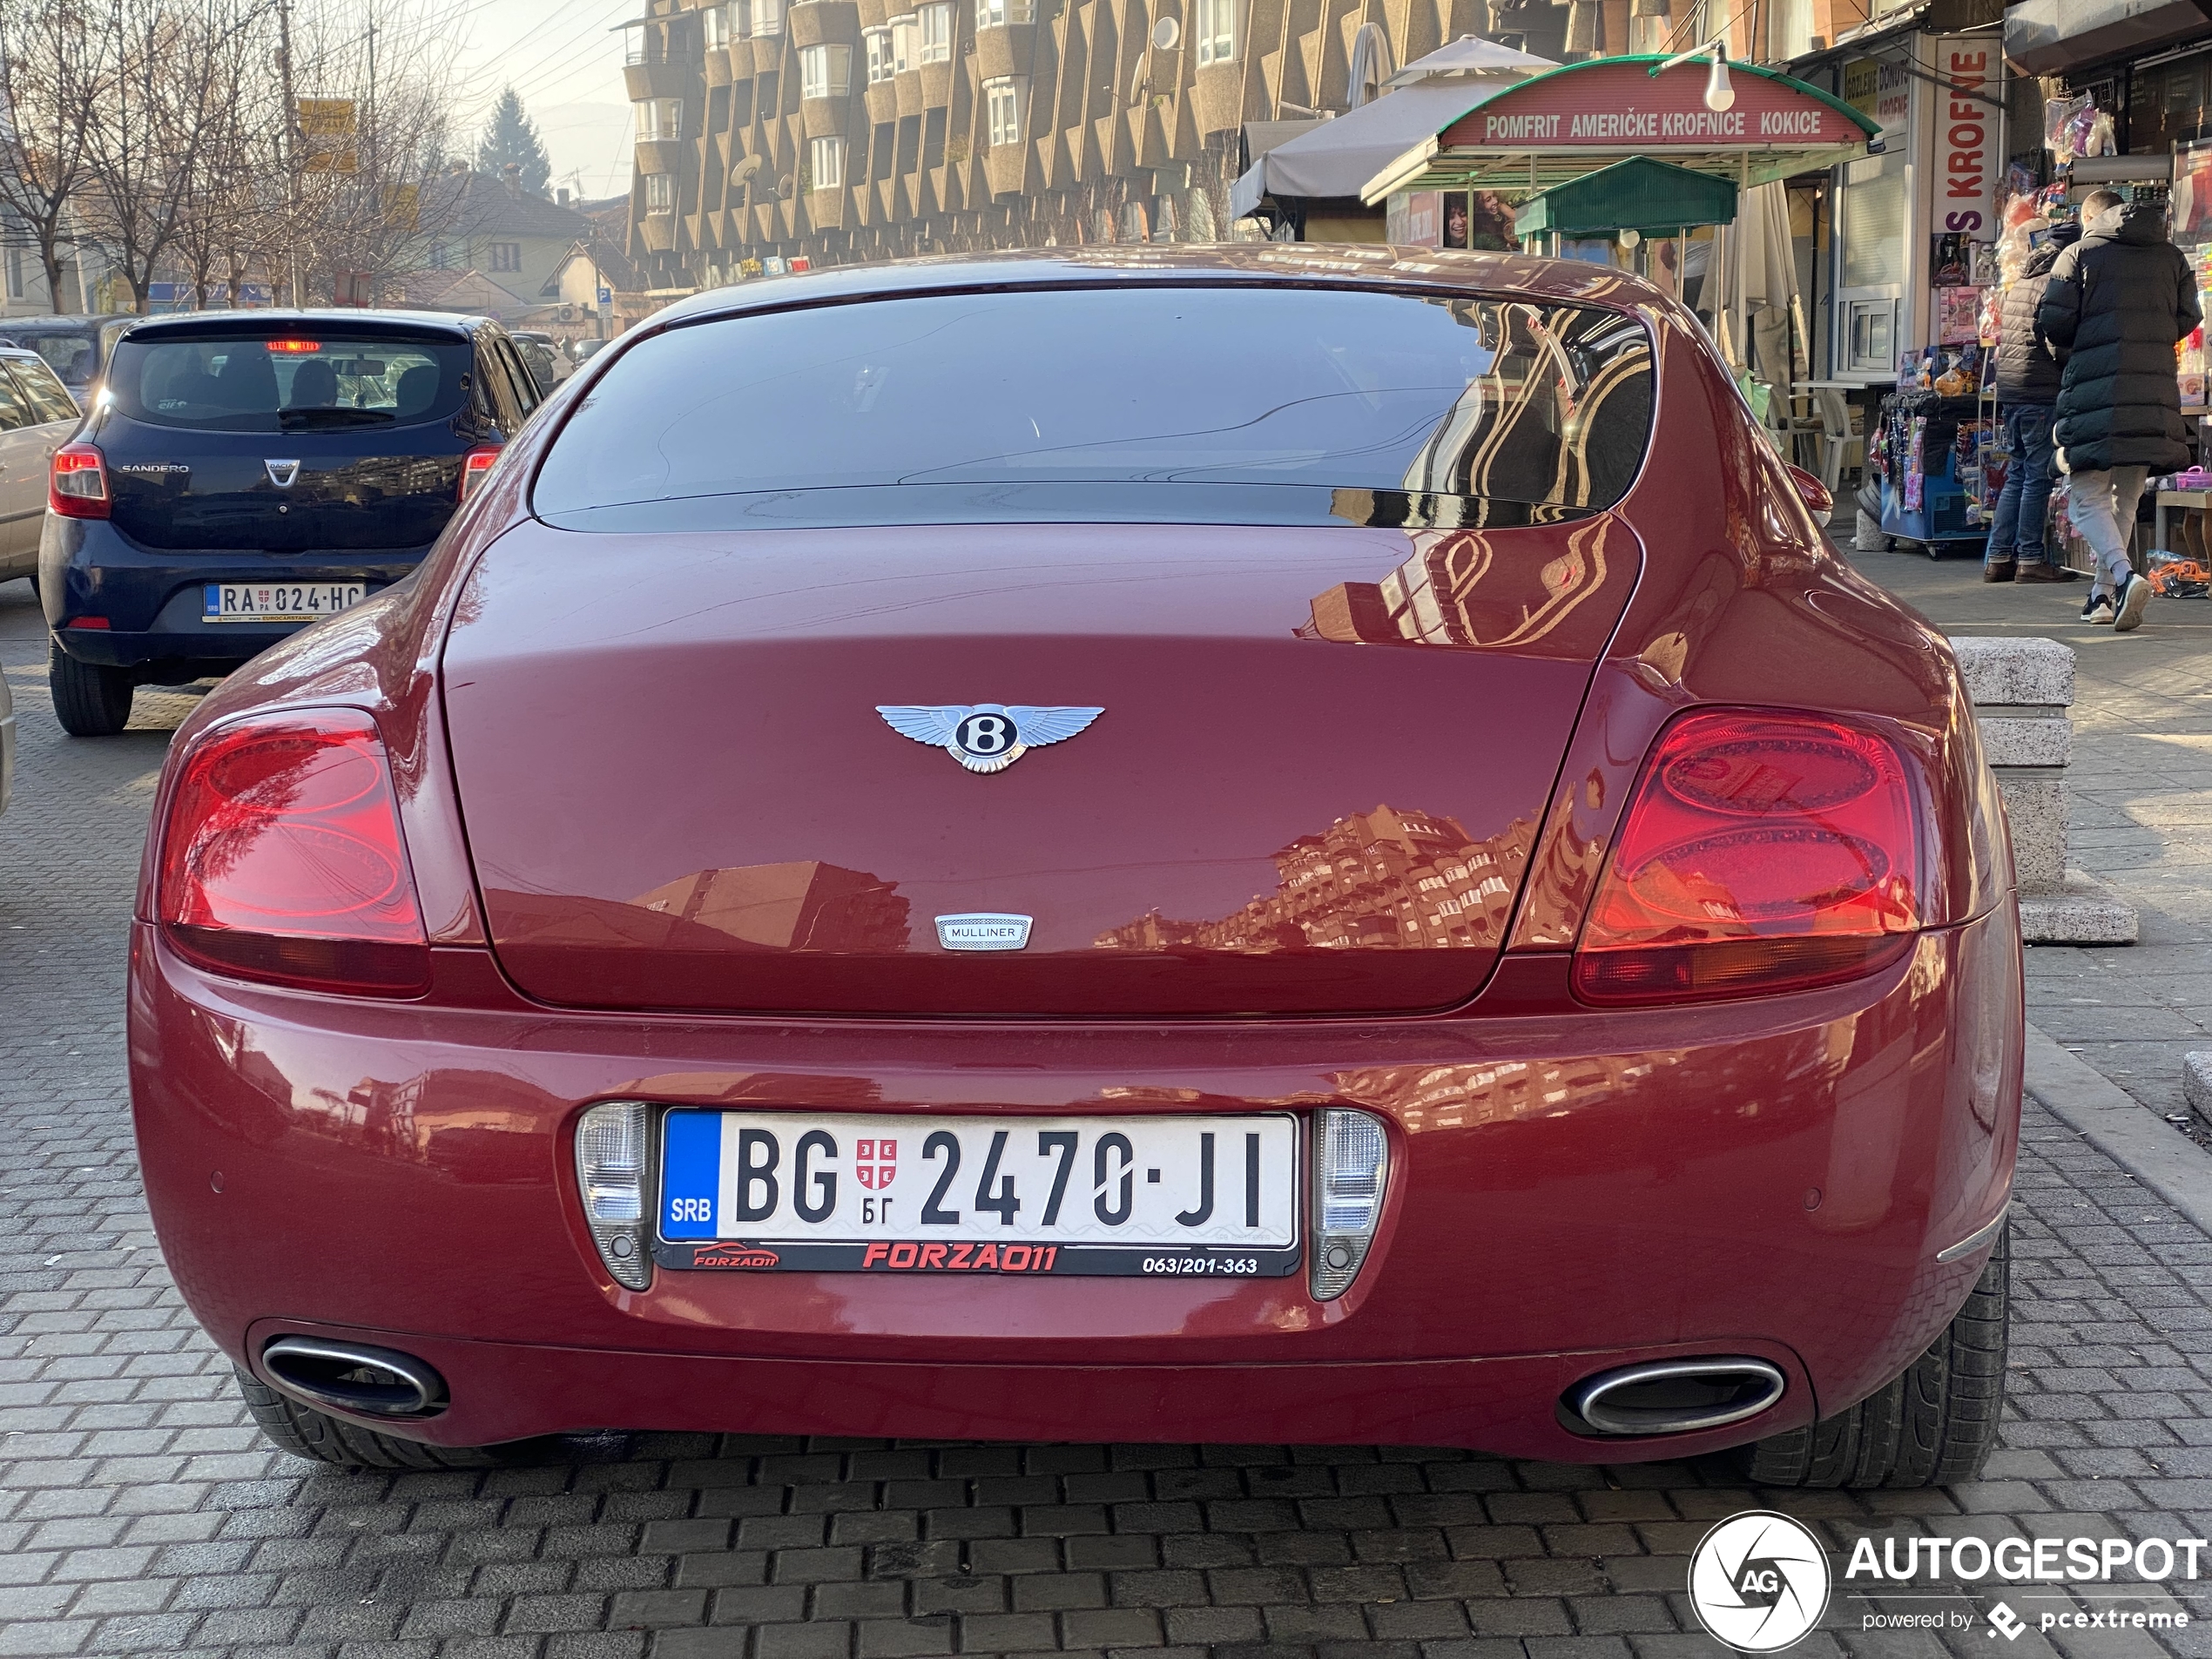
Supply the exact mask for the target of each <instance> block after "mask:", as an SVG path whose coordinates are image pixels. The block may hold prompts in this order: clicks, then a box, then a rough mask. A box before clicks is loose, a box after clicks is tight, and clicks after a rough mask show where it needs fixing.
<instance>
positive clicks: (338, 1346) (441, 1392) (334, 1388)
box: [261, 1337, 447, 1417]
mask: <svg viewBox="0 0 2212 1659" xmlns="http://www.w3.org/2000/svg"><path fill="white" fill-rule="evenodd" d="M261 1369H262V1371H263V1372H266V1374H267V1376H268V1379H269V1380H270V1381H271V1382H273V1383H274V1384H275V1385H276V1386H278V1387H280V1388H281V1389H283V1390H284V1391H285V1392H286V1393H288V1394H297V1395H298V1396H299V1397H300V1399H304V1400H306V1401H307V1403H308V1404H310V1405H313V1406H327V1407H328V1408H330V1409H331V1410H333V1411H341V1412H349V1413H352V1414H353V1415H354V1416H356V1417H435V1416H436V1415H437V1414H438V1413H440V1412H442V1411H443V1410H445V1408H446V1401H447V1395H446V1379H444V1378H442V1377H441V1376H440V1375H438V1373H437V1372H436V1371H435V1370H434V1369H433V1368H432V1367H431V1366H428V1365H427V1364H425V1363H424V1362H423V1361H421V1360H420V1359H416V1358H415V1356H414V1355H413V1354H408V1353H401V1352H399V1351H398V1350H396V1349H394V1348H372V1347H370V1346H369V1345H368V1344H367V1343H361V1342H325V1341H323V1340H321V1339H320V1338H316V1337H279V1338H278V1339H276V1340H275V1341H273V1342H272V1343H270V1344H269V1345H268V1346H267V1347H266V1348H264V1349H262V1350H261Z"/></svg>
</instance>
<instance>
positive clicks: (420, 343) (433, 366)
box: [107, 329, 473, 432]
mask: <svg viewBox="0 0 2212 1659" xmlns="http://www.w3.org/2000/svg"><path fill="white" fill-rule="evenodd" d="M471 361H473V354H472V352H471V351H470V349H469V344H468V342H467V341H462V340H458V339H442V338H426V339H420V340H408V339H396V340H395V339H387V338H374V337H362V338H354V337H348V336H347V335H345V334H329V333H325V332H322V331H320V330H312V329H300V330H296V331H294V332H293V333H290V334H284V335H280V336H273V335H271V334H267V333H266V331H260V332H257V333H255V334H252V335H246V336H241V337H239V338H235V339H225V338H214V339H210V338H206V337H204V336H198V335H195V336H191V337H188V338H185V339H162V338H160V337H158V336H157V337H155V338H153V339H151V340H137V339H129V340H125V341H123V342H122V343H121V344H120V345H118V347H116V350H115V365H114V368H113V369H112V370H111V372H110V374H109V375H108V379H107V389H108V391H109V392H110V393H111V395H113V397H114V399H115V403H116V407H117V408H119V409H120V410H121V411H122V412H123V413H124V414H125V415H129V416H130V417H131V418H132V420H134V421H149V422H151V423H152V424H153V425H155V426H170V427H191V428H199V429H202V430H208V431H218V432H314V431H330V430H335V429H339V428H348V427H384V426H408V425H416V424H420V423H421V422H424V421H444V420H448V419H450V418H451V417H452V416H453V415H455V414H456V413H457V412H458V411H459V410H460V408H461V403H462V398H463V397H464V396H466V395H467V380H468V373H469V366H470V363H471Z"/></svg>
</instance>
